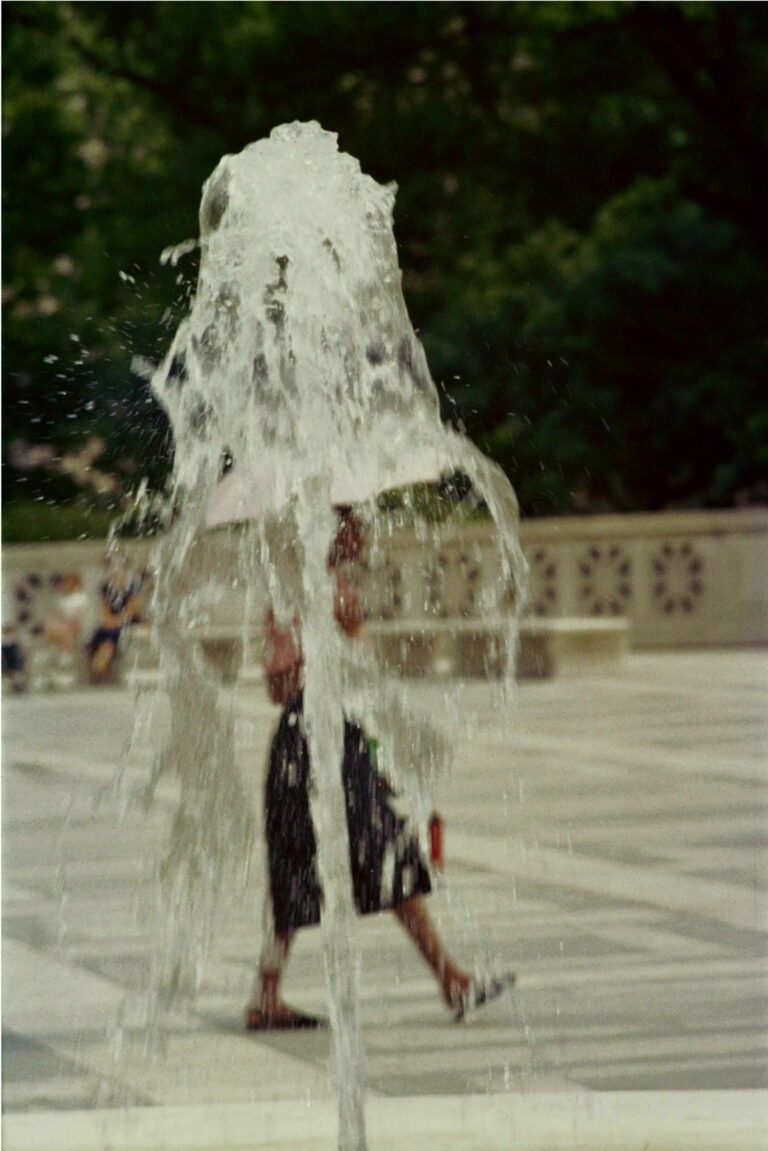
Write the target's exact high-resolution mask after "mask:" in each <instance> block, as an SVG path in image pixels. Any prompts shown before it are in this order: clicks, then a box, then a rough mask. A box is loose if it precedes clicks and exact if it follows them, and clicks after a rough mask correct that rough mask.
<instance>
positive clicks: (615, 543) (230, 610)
mask: <svg viewBox="0 0 768 1151" xmlns="http://www.w3.org/2000/svg"><path fill="white" fill-rule="evenodd" d="M520 537H521V543H522V547H523V551H524V553H525V555H526V558H527V560H528V564H529V568H530V602H529V607H528V613H527V615H528V618H529V621H533V622H535V621H539V631H538V633H537V634H538V635H539V636H541V634H543V633H542V631H541V625H542V624H544V622H545V621H553V626H552V627H551V628H550V629H549V631H550V632H551V634H552V635H553V636H560V638H559V639H558V640H557V641H556V643H559V645H560V650H565V647H564V646H563V645H564V644H566V638H564V637H565V636H566V632H567V630H568V629H567V628H566V627H565V624H564V623H561V624H560V625H558V626H557V627H555V626H554V621H582V622H581V623H580V624H579V625H578V626H577V627H576V628H571V631H572V632H573V633H574V634H575V632H579V631H581V632H582V633H583V635H586V631H585V628H584V621H589V620H592V621H594V623H595V624H597V621H611V620H613V621H614V623H615V625H616V626H615V627H614V628H613V629H612V630H613V633H614V634H615V635H616V636H619V634H620V632H621V629H622V624H623V623H626V625H627V627H628V634H629V636H630V637H631V644H632V646H633V647H635V648H663V647H713V646H744V645H759V644H765V643H768V574H767V573H768V509H763V508H750V509H743V510H734V511H711V512H674V513H673V512H668V513H660V514H654V515H611V516H590V517H570V518H563V519H540V520H524V521H523V522H522V524H521V528H520ZM151 546H152V545H151V541H147V540H140V541H125V542H124V543H123V544H122V545H121V551H122V553H123V554H124V555H125V556H126V558H127V560H128V562H129V564H130V565H131V567H132V568H133V569H134V570H135V571H136V572H144V571H145V570H146V569H147V567H148V565H149V564H150V562H151V561H150V555H151ZM220 547H221V537H220V536H219V537H218V540H217V549H220ZM104 555H105V545H104V543H103V542H102V541H83V542H78V543H51V544H47V543H41V544H24V545H17V546H6V547H5V548H4V549H3V625H4V626H7V625H14V626H15V627H16V628H17V631H18V634H19V637H20V641H21V643H22V645H23V647H24V649H25V651H26V652H27V653H28V654H29V655H30V656H32V657H34V656H35V653H36V652H37V651H39V650H40V649H42V648H43V647H44V646H45V640H44V625H45V619H46V615H47V613H48V612H50V610H51V608H52V605H53V601H54V596H55V588H54V580H55V577H56V575H58V574H61V573H63V572H71V571H76V572H78V573H79V574H80V576H81V579H82V584H83V589H84V590H85V592H86V594H87V595H88V598H89V603H90V605H91V611H90V618H87V619H86V621H85V626H84V630H85V629H88V628H92V627H93V626H95V622H96V615H97V612H98V590H99V586H100V584H101V582H102V581H103V578H104ZM358 580H359V584H360V592H361V596H362V599H363V602H364V604H365V605H366V614H367V615H368V617H369V619H370V620H371V621H372V623H374V624H375V628H374V630H378V631H379V632H380V633H381V634H382V635H383V636H386V634H387V632H389V634H391V635H392V636H397V635H398V634H404V633H405V632H408V631H409V630H413V631H415V630H418V627H419V622H420V621H421V625H422V626H423V625H425V624H426V625H427V627H428V628H431V630H432V631H433V632H435V634H437V632H446V631H450V630H451V622H450V621H452V620H453V621H463V623H459V624H457V626H456V627H455V629H454V630H455V631H456V633H457V636H459V633H460V632H462V629H463V632H464V633H467V635H466V636H465V638H464V640H462V641H461V642H462V643H463V644H464V647H465V648H466V645H467V644H468V643H470V641H472V642H473V638H472V636H470V635H469V632H472V633H473V634H474V633H475V632H476V631H477V628H476V627H475V626H474V625H473V623H472V621H479V620H482V619H484V618H487V619H491V620H493V619H497V618H498V616H499V613H500V612H503V611H504V609H505V602H506V597H507V596H508V589H506V588H504V587H503V586H501V584H500V580H499V564H498V558H497V555H496V548H495V546H494V541H493V535H492V531H491V529H490V527H489V526H488V525H487V524H485V523H473V524H468V525H465V526H464V527H463V528H462V529H461V530H451V531H448V530H446V529H441V531H440V532H439V533H434V532H433V531H432V530H431V529H428V530H427V531H426V532H425V531H422V532H420V533H416V532H413V531H405V530H400V531H398V532H396V533H393V536H392V538H391V539H389V540H387V543H386V547H384V546H380V547H379V548H378V549H377V551H376V559H375V560H374V561H373V563H372V564H371V566H369V567H367V568H365V569H364V570H363V571H362V573H359V574H358ZM145 590H146V592H147V596H148V590H149V583H147V584H146V585H145ZM231 599H232V603H230V604H228V605H225V606H224V607H223V608H222V607H220V608H219V609H218V610H219V614H220V616H221V619H219V620H218V622H219V623H220V624H221V623H222V621H223V622H225V623H226V624H227V625H228V626H230V627H234V626H236V623H235V621H236V620H237V619H238V618H240V617H239V616H238V612H239V607H238V604H237V596H236V594H234V593H233V595H232V597H231ZM222 612H223V615H222ZM212 623H213V624H214V625H215V624H216V623H217V619H213V620H212ZM527 626H528V632H529V633H530V635H531V636H533V637H534V639H533V640H532V641H531V642H533V643H534V646H535V642H537V641H535V636H534V633H535V631H536V629H535V628H534V627H533V626H532V623H531V622H529V624H528V625H527ZM493 630H494V629H493V628H491V631H493ZM591 632H592V633H593V634H592V638H591V641H590V642H591V643H592V645H593V648H594V650H597V648H596V647H595V645H598V646H599V644H600V643H601V642H603V643H604V642H605V641H606V638H607V637H608V636H609V635H610V634H611V629H610V628H608V629H605V628H603V633H602V634H601V629H600V628H599V627H593V628H591ZM459 638H460V637H459ZM491 638H492V637H491ZM625 646H626V644H625ZM553 650H554V649H553Z"/></svg>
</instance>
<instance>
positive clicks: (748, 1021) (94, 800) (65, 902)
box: [3, 651, 768, 1151]
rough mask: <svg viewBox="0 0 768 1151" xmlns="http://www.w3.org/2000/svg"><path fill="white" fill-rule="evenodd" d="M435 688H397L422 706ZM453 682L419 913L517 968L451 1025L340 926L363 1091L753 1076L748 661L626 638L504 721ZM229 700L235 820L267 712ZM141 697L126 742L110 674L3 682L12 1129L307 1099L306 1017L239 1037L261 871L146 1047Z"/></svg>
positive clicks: (325, 1091)
mask: <svg viewBox="0 0 768 1151" xmlns="http://www.w3.org/2000/svg"><path fill="white" fill-rule="evenodd" d="M442 690H443V689H442V688H441V687H439V686H438V685H434V684H421V685H414V687H413V692H414V695H415V696H418V700H419V703H420V704H421V705H422V706H424V707H426V708H429V707H430V706H431V705H432V704H433V703H435V702H436V701H437V699H438V695H439V693H440V692H441V691H442ZM465 696H466V702H467V706H468V707H469V709H470V710H472V709H474V710H475V712H476V713H477V715H478V716H480V717H481V723H480V725H479V729H478V730H477V731H476V732H475V734H474V735H473V736H472V738H471V739H466V740H464V741H461V740H460V741H459V742H458V743H457V746H456V760H457V763H456V767H455V769H454V771H453V772H452V774H451V776H450V778H449V779H448V780H446V781H445V782H444V784H443V786H442V788H441V791H440V794H439V807H440V810H441V813H442V815H443V817H444V820H445V850H446V857H447V863H446V871H445V876H444V879H443V880H442V881H441V883H440V884H439V885H438V889H437V890H436V892H434V893H433V895H432V896H431V897H430V905H431V908H432V911H433V914H434V916H435V918H436V919H437V921H438V923H439V926H440V928H441V931H442V933H443V935H444V937H445V938H446V940H447V941H448V942H449V944H450V949H451V950H452V952H453V953H454V954H455V956H456V958H457V959H459V960H460V961H462V962H464V963H467V964H469V965H471V964H473V963H475V962H477V963H491V964H493V965H496V966H500V967H505V968H514V969H515V970H516V971H517V974H518V986H517V990H516V992H515V994H514V995H513V996H510V997H509V998H508V999H507V1000H505V1001H503V1002H502V1003H501V1004H499V1005H498V1006H497V1007H496V1008H494V1009H493V1010H492V1011H491V1010H488V1011H487V1012H485V1013H483V1014H479V1015H478V1016H477V1018H476V1019H475V1020H474V1021H473V1022H472V1023H471V1024H470V1025H464V1026H456V1025H455V1024H453V1023H452V1022H451V1020H450V1016H449V1015H448V1014H447V1013H446V1012H445V1010H444V1008H443V1007H442V1006H441V1004H440V1002H439V1000H438V998H437V996H436V994H435V990H434V987H433V984H432V981H431V978H430V976H429V973H428V972H427V971H426V969H425V968H424V967H423V965H422V964H421V962H420V960H419V959H418V957H417V956H416V955H415V953H414V952H413V950H412V948H411V946H410V944H409V942H408V941H407V939H406V938H405V936H404V935H403V933H402V932H400V930H399V928H397V925H396V924H394V922H393V921H392V917H391V916H386V915H384V916H380V917H366V919H365V920H362V921H360V922H359V923H358V926H357V941H358V944H359V947H360V950H361V955H362V975H361V1005H362V1019H363V1027H364V1034H365V1043H366V1051H367V1060H368V1082H369V1092H370V1096H371V1099H373V1100H379V1101H381V1100H385V1101H386V1100H387V1099H391V1100H392V1102H393V1105H394V1106H395V1107H397V1106H399V1102H398V1101H400V1100H402V1099H404V1098H411V1097H418V1096H421V1097H423V1098H424V1099H427V1098H433V1097H440V1098H444V1099H446V1100H447V1099H449V1098H451V1099H455V1098H460V1097H466V1099H467V1100H470V1099H471V1098H472V1097H475V1096H477V1095H483V1096H494V1097H499V1099H500V1100H501V1099H502V1097H504V1096H508V1095H512V1096H515V1097H521V1098H528V1097H536V1096H537V1095H542V1093H545V1092H549V1093H551V1092H556V1093H557V1092H563V1093H566V1094H567V1093H572V1092H599V1093H604V1092H607V1093H626V1092H630V1093H632V1092H637V1091H640V1092H642V1093H647V1095H648V1098H649V1099H650V1097H651V1093H654V1097H655V1093H657V1092H662V1093H665V1092H670V1091H672V1092H673V1093H679V1095H678V1096H677V1097H678V1098H679V1099H680V1100H683V1099H687V1098H689V1096H690V1093H691V1092H694V1093H696V1092H702V1093H704V1094H706V1095H708V1094H709V1093H711V1092H713V1091H725V1092H729V1093H738V1095H739V1096H740V1095H741V1093H748V1092H754V1091H758V1092H760V1091H762V1090H764V1089H766V1088H768V1073H767V1068H768V1059H767V1058H766V1049H767V1048H768V1042H767V1037H768V965H767V964H766V962H765V961H766V951H767V950H768V872H767V868H766V860H768V851H767V850H766V849H767V848H768V755H767V754H766V753H767V752H768V707H767V706H766V704H767V703H768V656H767V655H766V653H764V652H762V651H741V652H712V653H686V654H673V653H667V654H664V655H658V654H653V655H639V654H636V655H632V656H630V657H628V659H627V662H626V666H625V669H624V671H623V672H622V674H621V675H620V676H616V677H611V678H605V679H600V678H589V677H583V678H581V679H577V680H564V681H556V680H555V681H542V682H536V683H529V684H523V685H521V686H520V688H519V697H518V701H517V709H516V713H515V716H516V718H515V724H514V727H513V728H512V729H511V730H510V729H509V728H508V727H506V726H502V725H501V724H500V722H499V717H498V716H497V715H496V714H495V713H492V712H489V711H488V696H487V691H486V689H485V687H484V686H483V685H481V684H475V685H470V686H469V688H468V689H467V692H466V693H465ZM237 706H238V708H239V709H240V711H239V712H238V714H241V722H240V728H239V732H240V753H241V755H244V756H246V758H247V765H248V767H249V771H250V774H249V776H248V778H249V785H250V787H251V788H252V799H253V804H254V810H255V811H256V812H257V813H258V808H259V803H260V788H261V765H262V764H263V762H264V755H265V749H266V745H267V741H268V738H269V734H270V729H271V725H272V724H273V722H274V709H272V708H271V707H270V705H269V704H268V703H266V702H260V701H255V700H254V698H253V696H252V695H249V696H248V697H247V698H246V699H243V700H242V701H241V700H240V697H239V696H238V700H237ZM142 709H143V710H142ZM139 714H140V719H141V720H142V723H141V724H140V725H139V732H138V735H137V734H135V733H134V739H133V746H132V750H131V752H130V754H129V755H128V757H127V758H125V757H123V755H122V753H123V750H124V748H125V746H126V744H127V742H128V741H129V740H130V738H131V734H132V732H134V716H135V704H134V700H133V698H132V697H131V696H130V694H129V693H128V692H126V691H114V690H105V691H102V692H98V691H80V692H73V693H69V694H67V693H60V694H51V695H48V696H45V697H26V698H24V697H20V698H8V699H7V700H4V704H3V720H4V724H3V753H4V754H3V832H4V834H3V897H4V903H3V916H4V955H3V1004H4V1008H3V1017H4V1018H3V1026H4V1031H5V1033H6V1034H5V1037H4V1060H3V1104H4V1109H5V1113H6V1115H7V1116H8V1117H9V1120H10V1119H11V1118H13V1117H14V1116H16V1117H22V1116H25V1115H26V1117H27V1118H28V1119H29V1120H30V1122H32V1127H33V1128H34V1119H33V1117H34V1116H36V1115H41V1114H42V1113H43V1112H50V1111H53V1112H57V1113H60V1114H61V1115H64V1114H65V1113H67V1112H69V1113H71V1114H72V1115H73V1116H74V1115H75V1114H78V1115H79V1114H81V1113H83V1111H88V1110H89V1109H100V1110H103V1109H104V1108H110V1107H122V1106H128V1107H138V1108H139V1109H140V1108H141V1107H143V1106H150V1107H152V1106H154V1107H160V1108H163V1107H187V1108H188V1107H193V1106H201V1105H209V1106H211V1107H216V1106H218V1105H220V1104H227V1103H230V1104H233V1105H235V1104H237V1105H238V1106H249V1105H254V1104H259V1105H262V1106H264V1107H266V1106H267V1104H268V1103H269V1101H273V1102H274V1101H279V1100H299V1099H300V1100H304V1101H305V1102H306V1101H309V1102H310V1103H312V1104H313V1105H315V1104H316V1105H317V1106H320V1105H322V1106H326V1105H327V1106H331V1105H332V1101H333V1092H332V1089H331V1085H330V1082H329V1074H328V1066H327V1061H328V1036H327V1033H325V1032H320V1033H315V1034H312V1035H309V1036H307V1035H304V1036H299V1035H283V1036H274V1035H273V1036H261V1037H257V1036H254V1035H247V1034H245V1033H244V1032H243V1030H242V1026H241V1020H242V1009H243V1006H244V1004H245V1002H246V1000H247V999H248V996H249V993H250V988H251V982H252V979H253V974H254V965H255V960H256V957H257V955H258V950H259V943H260V938H261V906H262V903H261V884H262V882H263V880H262V879H261V877H260V876H259V875H258V874H255V875H254V876H253V877H252V882H251V887H250V888H248V889H247V890H246V891H244V892H243V891H240V892H235V891H232V892H228V893H226V894H225V897H224V898H223V900H222V905H221V907H220V910H219V919H218V931H217V935H216V942H215V946H214V949H213V953H212V955H211V957H210V961H209V963H208V966H207V969H206V972H205V978H204V981H203V985H202V989H201V992H200V994H199V996H198V998H197V1000H196V1002H195V1003H194V1004H193V1005H190V1006H189V1007H188V1008H187V1009H184V1010H182V1009H178V1010H177V1011H176V1012H175V1013H174V1014H172V1015H171V1017H170V1018H169V1020H168V1021H167V1025H166V1033H165V1037H164V1038H165V1042H164V1044H163V1045H161V1046H160V1047H158V1048H156V1049H154V1050H150V1051H147V1050H146V1048H147V1028H146V1022H147V1016H148V1013H149V1012H150V1011H151V1005H150V1004H149V1003H148V1001H147V996H146V994H145V992H144V991H143V988H144V987H146V985H147V979H148V978H149V976H150V973H151V966H152V961H153V948H154V936H153V931H152V928H151V916H149V917H148V915H147V906H148V904H149V905H151V903H152V892H153V890H154V889H153V880H152V871H153V868H154V866H155V865H156V862H157V859H158V857H159V855H160V854H162V847H163V843H164V840H165V837H166V835H167V833H168V827H169V823H170V819H171V817H172V814H173V810H174V799H175V789H174V787H173V786H172V785H165V784H164V785H163V786H162V787H161V789H160V792H159V796H158V799H157V802H156V803H155V805H154V807H153V808H152V809H151V810H150V811H149V812H148V813H147V812H145V811H143V810H141V809H140V807H139V806H138V805H137V804H135V803H133V802H132V799H133V798H134V797H135V795H136V794H137V793H138V790H139V789H140V788H141V787H142V786H143V783H144V781H145V780H146V777H147V773H148V770H149V764H150V762H151V757H152V741H151V739H150V738H149V733H150V732H151V730H154V731H155V737H156V733H157V732H161V731H162V729H163V724H164V723H165V722H166V718H165V716H164V704H163V702H162V700H160V701H153V700H150V699H148V698H143V699H142V701H141V704H140V713H139ZM142 733H144V734H142ZM121 762H122V768H121V771H122V776H121V778H122V781H123V786H122V788H116V787H115V778H116V777H115V773H116V769H117V767H118V764H120V763H121ZM126 797H127V798H126ZM256 870H257V871H258V868H257V869H256ZM286 996H287V997H288V998H290V999H292V1000H294V1001H295V1002H296V1003H297V1004H300V1005H301V1006H302V1007H304V1008H306V1009H307V1010H311V1011H312V1010H314V1011H323V1010H324V978H323V967H322V954H321V943H320V935H319V932H318V931H307V932H303V933H300V935H299V937H298V939H297V943H296V948H295V954H294V955H292V958H291V963H290V965H289V968H288V972H287V976H286ZM703 1097H704V1095H702V1098H703ZM728 1097H729V1098H731V1097H732V1096H731V1095H729V1096H728ZM733 1097H736V1096H733ZM744 1097H745V1098H746V1097H747V1096H746V1095H744ZM749 1098H756V1099H762V1098H763V1096H762V1095H759V1094H758V1095H757V1096H753V1095H750V1096H749ZM275 1105H276V1104H275ZM468 1105H469V1104H468ZM377 1106H378V1104H377ZM499 1106H501V1103H499ZM73 1121H74V1120H73ZM41 1122H42V1120H41ZM767 1126H768V1124H767ZM27 1129H28V1127H27ZM14 1130H16V1131H18V1130H20V1128H14ZM211 1145H213V1144H211ZM553 1145H554V1144H553ZM649 1145H650V1144H649ZM725 1145H726V1144H723V1146H725ZM757 1145H758V1144H755V1146H757ZM18 1146H21V1144H20V1143H19V1144H18ZM137 1146H138V1144H137ZM574 1146H575V1144H574ZM733 1146H734V1147H736V1146H738V1144H733ZM744 1146H749V1147H750V1151H751V1146H752V1145H751V1144H750V1145H747V1144H744Z"/></svg>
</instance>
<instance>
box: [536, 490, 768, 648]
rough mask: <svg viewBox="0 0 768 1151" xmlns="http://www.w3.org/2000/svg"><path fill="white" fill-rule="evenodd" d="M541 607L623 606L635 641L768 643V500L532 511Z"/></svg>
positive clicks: (641, 644) (605, 609) (580, 612)
mask: <svg viewBox="0 0 768 1151" xmlns="http://www.w3.org/2000/svg"><path fill="white" fill-rule="evenodd" d="M521 538H522V543H523V547H524V550H525V553H526V556H527V558H528V562H529V564H530V567H531V587H532V603H531V610H532V612H533V614H535V615H543V616H600V615H603V616H608V615H622V616H625V617H627V618H628V619H629V621H630V623H631V632H632V644H633V646H634V647H637V648H655V647H713V646H728V645H747V644H764V643H767V642H768V509H764V508H747V509H743V510H738V511H712V512H664V513H659V514H655V515H625V516H595V517H573V518H569V519H549V520H530V521H528V522H526V523H524V524H523V525H522V531H521Z"/></svg>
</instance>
